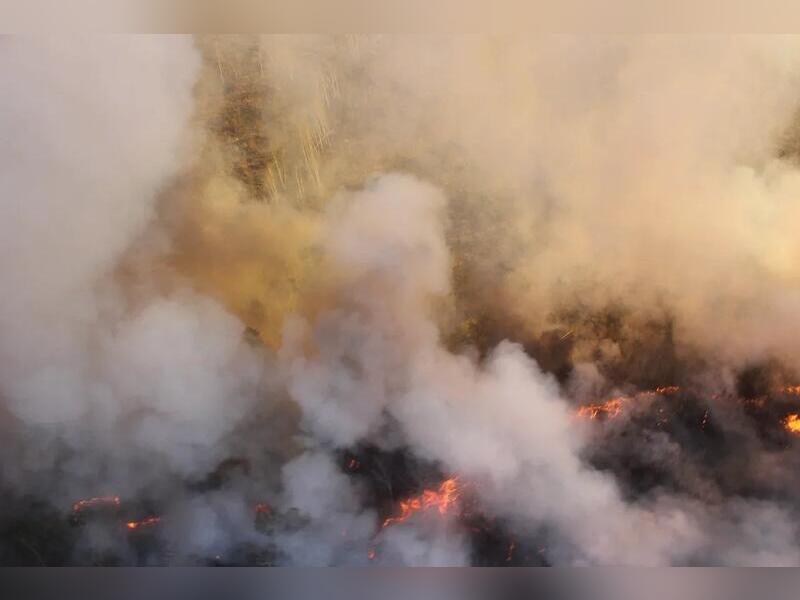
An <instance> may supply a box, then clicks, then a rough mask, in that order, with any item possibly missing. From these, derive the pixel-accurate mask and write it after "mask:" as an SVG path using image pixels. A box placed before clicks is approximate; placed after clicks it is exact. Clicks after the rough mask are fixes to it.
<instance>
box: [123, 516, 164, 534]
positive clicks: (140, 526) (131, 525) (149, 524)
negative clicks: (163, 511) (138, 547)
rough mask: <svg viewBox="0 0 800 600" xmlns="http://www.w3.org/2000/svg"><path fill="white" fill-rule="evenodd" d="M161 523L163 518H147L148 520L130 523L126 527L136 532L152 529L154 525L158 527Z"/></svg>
mask: <svg viewBox="0 0 800 600" xmlns="http://www.w3.org/2000/svg"><path fill="white" fill-rule="evenodd" d="M160 522H161V517H147V518H146V519H142V520H141V521H128V522H127V523H126V525H127V527H128V529H129V530H131V531H135V530H137V529H144V528H147V527H152V526H153V525H157V524H158V523H160Z"/></svg>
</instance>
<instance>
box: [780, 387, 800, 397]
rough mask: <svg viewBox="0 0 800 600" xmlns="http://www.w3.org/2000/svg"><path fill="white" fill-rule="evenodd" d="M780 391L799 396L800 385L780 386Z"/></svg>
mask: <svg viewBox="0 0 800 600" xmlns="http://www.w3.org/2000/svg"><path fill="white" fill-rule="evenodd" d="M781 392H783V393H784V394H791V395H793V396H800V385H787V386H786V387H783V388H781Z"/></svg>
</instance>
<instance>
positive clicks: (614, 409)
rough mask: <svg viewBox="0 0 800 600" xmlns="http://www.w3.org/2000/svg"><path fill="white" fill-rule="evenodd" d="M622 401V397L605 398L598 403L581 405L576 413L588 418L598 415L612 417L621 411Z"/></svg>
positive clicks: (623, 400)
mask: <svg viewBox="0 0 800 600" xmlns="http://www.w3.org/2000/svg"><path fill="white" fill-rule="evenodd" d="M624 402H625V399H624V398H611V400H606V401H605V402H601V403H600V404H587V405H586V406H581V407H580V408H579V409H578V413H577V414H578V416H579V417H584V418H589V419H596V418H598V417H599V416H600V415H603V416H604V417H607V418H610V419H613V418H614V417H616V416H617V415H619V413H620V412H622V405H623V404H624Z"/></svg>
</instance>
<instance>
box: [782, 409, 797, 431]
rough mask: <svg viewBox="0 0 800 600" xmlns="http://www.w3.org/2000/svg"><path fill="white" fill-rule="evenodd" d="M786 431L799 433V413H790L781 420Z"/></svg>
mask: <svg viewBox="0 0 800 600" xmlns="http://www.w3.org/2000/svg"><path fill="white" fill-rule="evenodd" d="M783 426H784V427H785V428H786V431H788V432H789V433H793V434H794V435H800V415H798V414H797V413H792V414H790V415H788V416H787V417H786V418H785V419H784V420H783Z"/></svg>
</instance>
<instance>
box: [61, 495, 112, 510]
mask: <svg viewBox="0 0 800 600" xmlns="http://www.w3.org/2000/svg"><path fill="white" fill-rule="evenodd" d="M119 504H120V500H119V496H97V497H96V498H85V499H83V500H78V501H77V502H75V503H74V504H73V505H72V512H74V513H80V512H82V511H84V510H87V509H89V508H97V507H98V506H119Z"/></svg>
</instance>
